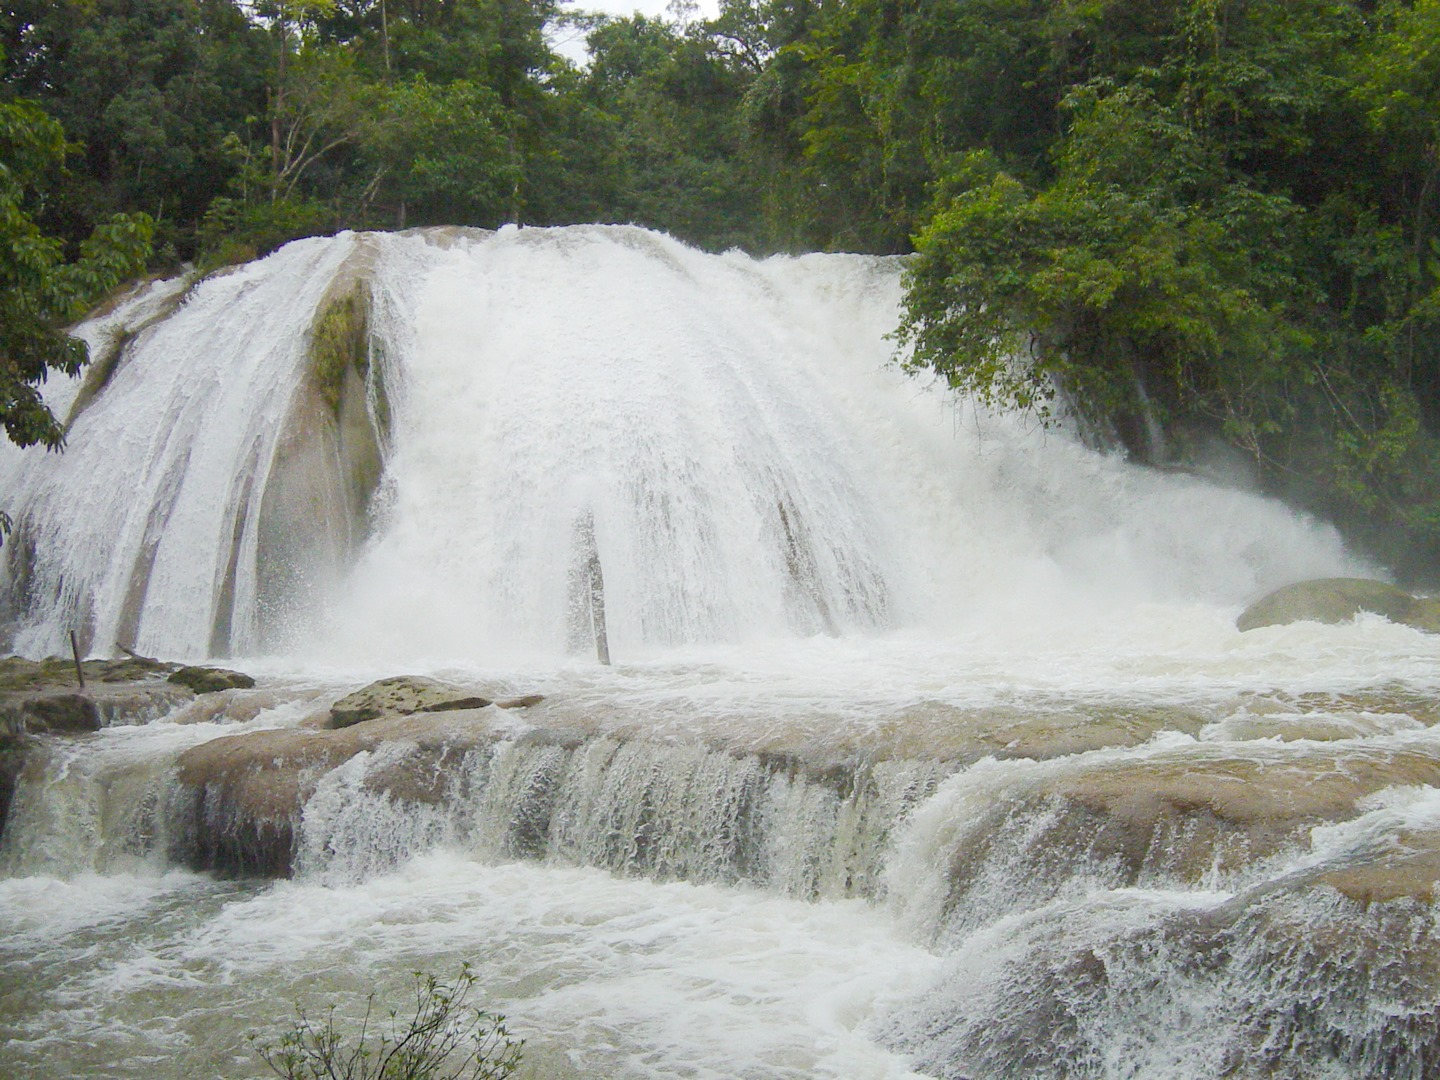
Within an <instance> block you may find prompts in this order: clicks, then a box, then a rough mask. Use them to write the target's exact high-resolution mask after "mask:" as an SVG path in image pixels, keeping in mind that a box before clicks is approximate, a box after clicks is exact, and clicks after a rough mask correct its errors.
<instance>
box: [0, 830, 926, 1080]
mask: <svg viewBox="0 0 1440 1080" xmlns="http://www.w3.org/2000/svg"><path fill="white" fill-rule="evenodd" d="M174 884H175V882H174V881H173V879H170V880H166V879H162V882H161V883H156V884H153V885H150V886H148V887H147V886H145V885H144V884H141V883H131V884H129V891H128V893H127V894H126V895H125V896H116V895H114V894H115V893H116V892H117V891H118V892H121V893H126V889H124V888H120V889H118V890H117V886H116V884H115V880H114V879H101V880H99V881H91V880H89V879H81V880H77V881H74V882H71V883H70V884H69V885H68V886H60V885H58V883H57V884H55V885H52V886H50V887H49V889H48V892H49V895H50V898H51V899H55V898H56V896H55V895H54V890H55V889H58V888H68V890H69V893H70V894H71V895H70V896H69V897H68V902H69V903H71V904H74V905H85V906H90V907H92V908H93V907H95V906H96V902H97V901H99V900H101V899H102V898H103V896H104V895H105V894H106V893H108V894H110V895H111V898H112V901H113V902H112V904H111V905H110V908H109V910H108V911H107V912H105V915H104V917H103V918H97V919H95V920H92V925H90V926H89V927H88V929H87V932H85V933H83V934H82V933H80V932H79V929H80V928H77V927H76V926H75V925H74V924H73V922H71V921H67V922H66V923H65V926H64V928H63V932H62V931H61V930H60V928H58V927H56V926H53V925H51V926H48V927H44V928H43V930H44V932H42V930H40V929H37V928H36V924H37V923H41V922H43V921H44V920H43V919H41V918H37V917H36V916H35V915H34V914H30V915H26V914H23V913H20V912H17V910H16V908H15V906H14V905H13V904H12V903H10V902H9V901H17V900H22V899H24V898H26V897H33V896H34V895H35V894H36V893H37V892H46V891H47V890H46V888H45V887H42V886H40V885H38V884H36V883H35V881H34V879H30V881H29V882H28V883H25V882H20V883H17V882H0V895H3V897H4V899H5V900H6V901H7V902H6V903H5V904H3V905H0V920H3V922H4V924H5V925H4V930H5V933H4V934H3V935H0V940H4V941H5V942H6V945H5V946H4V947H3V952H4V953H5V955H6V957H7V959H8V960H10V962H11V963H13V962H14V958H15V954H16V953H17V952H18V951H21V950H24V951H26V952H27V954H28V956H29V957H30V963H31V964H33V965H34V966H35V967H36V968H37V969H40V968H43V967H44V966H45V965H47V964H48V965H51V966H52V967H58V969H59V970H62V971H65V972H66V973H67V974H66V976H65V977H64V979H63V981H62V982H61V983H60V985H58V986H51V985H47V984H45V983H43V982H42V983H40V984H39V985H36V986H33V987H32V988H31V993H30V994H29V996H28V997H27V998H25V999H23V1000H22V999H16V1000H11V1001H9V1002H8V1003H7V1004H8V1005H9V1008H8V1009H7V1010H6V1014H5V1022H4V1030H5V1033H6V1035H7V1036H9V1037H8V1039H7V1040H6V1041H5V1043H4V1045H3V1048H0V1065H3V1066H4V1068H5V1071H6V1074H7V1075H11V1076H17V1077H18V1076H36V1077H39V1076H55V1075H67V1076H77V1077H78V1076H96V1077H98V1076H106V1077H111V1078H115V1080H120V1078H124V1077H148V1076H153V1075H156V1074H155V1072H154V1070H155V1068H156V1067H157V1065H159V1066H160V1067H161V1068H162V1072H161V1074H160V1075H172V1074H173V1075H202V1074H203V1075H223V1076H226V1077H234V1078H237V1080H238V1078H246V1077H258V1076H260V1075H263V1074H265V1070H264V1068H263V1066H261V1064H260V1062H259V1060H258V1059H257V1058H255V1057H254V1055H253V1054H252V1053H250V1052H249V1047H248V1046H247V1044H246V1041H245V1034H246V1032H247V1031H261V1032H264V1033H268V1034H269V1035H272V1036H273V1034H274V1033H275V1032H276V1031H278V1030H279V1029H280V1028H281V1027H282V1026H283V1024H284V1022H285V1020H286V1014H287V1012H288V1010H289V1004H288V1003H289V1002H293V1001H297V1000H298V1001H300V1002H302V1003H304V1004H305V1005H306V1006H307V1007H309V1008H310V1009H312V1010H317V1009H320V1008H322V1007H323V1006H324V1004H325V1003H327V1002H334V1003H336V1004H338V1006H339V1008H340V1015H341V1016H342V1017H343V1018H345V1019H347V1020H349V1019H358V1015H359V1013H360V1012H363V1008H364V998H365V995H366V993H367V992H368V991H369V990H371V989H376V990H379V991H381V992H382V994H383V997H384V999H385V1000H390V1001H399V1000H402V998H403V992H404V986H405V983H406V980H407V978H408V972H410V971H412V970H416V969H423V970H433V971H436V972H437V973H441V974H447V975H448V974H450V973H453V971H454V970H456V969H458V966H459V963H460V962H461V961H462V960H464V961H468V962H469V963H470V964H471V965H472V966H473V967H474V969H475V971H476V973H477V975H478V976H479V978H480V986H481V987H482V989H483V994H484V1004H486V1005H487V1006H489V1007H492V1008H498V1009H502V1010H503V1011H505V1013H506V1014H507V1015H508V1017H509V1018H510V1023H511V1027H512V1029H514V1030H516V1031H518V1032H520V1033H522V1034H523V1035H524V1036H525V1037H526V1038H527V1040H528V1042H529V1051H528V1053H527V1069H526V1071H525V1072H523V1073H522V1075H523V1076H526V1077H537V1078H538V1077H544V1078H547V1080H559V1078H564V1077H571V1076H573V1077H582V1076H605V1077H609V1078H612V1080H632V1078H633V1080H642V1078H652V1077H653V1078H658V1077H680V1076H685V1077H691V1078H696V1080H707V1078H713V1080H732V1078H754V1080H775V1078H782V1077H789V1078H795V1080H799V1078H806V1077H835V1078H837V1080H838V1078H842V1077H843V1078H845V1080H901V1078H904V1077H908V1076H910V1075H911V1073H910V1070H909V1068H908V1066H907V1065H906V1064H905V1061H904V1059H903V1058H901V1057H899V1056H897V1055H895V1054H893V1053H891V1052H889V1051H886V1050H884V1049H882V1048H881V1047H880V1046H878V1045H877V1044H876V1043H875V1042H874V1040H873V1038H871V1037H870V1033H869V1031H868V1023H869V1018H870V1017H872V1016H873V1015H874V1013H875V1011H876V1009H877V1007H880V1006H883V1004H884V1003H885V1002H886V1001H888V1000H892V999H895V998H896V997H897V996H899V995H903V994H904V993H906V992H908V991H910V990H911V989H912V988H914V987H915V986H917V985H919V982H920V980H922V979H923V978H924V977H925V976H926V975H927V974H928V973H929V972H930V971H931V970H932V969H933V964H934V961H933V959H932V958H931V957H930V956H928V955H927V954H926V953H924V952H923V951H922V950H920V949H918V948H917V947H915V946H913V945H910V944H906V943H905V942H904V941H903V940H902V939H900V938H899V937H897V936H896V935H895V934H894V933H893V931H890V930H888V929H887V928H886V927H885V926H884V924H883V923H877V922H876V921H875V920H874V918H873V917H872V916H871V915H870V913H869V912H867V911H866V909H865V907H864V905H862V904H858V903H826V904H801V903H797V902H794V901H786V900H782V899H779V898H776V897H767V896H763V895H758V894H754V893H749V892H744V891H736V890H727V889H717V888H712V887H706V886H692V885H686V884H682V883H672V884H668V885H655V884H650V883H647V882H644V881H635V880H624V879H619V878H613V877H610V876H608V875H606V874H603V873H600V872H598V871H587V870H578V869H576V870H564V869H556V868H548V869H547V868H541V867H537V866H534V865H527V864H509V865H499V866H482V865H480V864H477V863H475V862H473V861H471V860H469V859H465V858H461V857H457V856H455V855H453V854H447V853H444V852H437V853H435V854H432V855H429V856H426V857H424V858H422V859H419V860H416V861H414V862H411V863H408V864H406V865H404V866H403V867H401V868H400V869H399V870H398V871H397V872H395V873H393V874H389V875H382V876H378V877H375V878H372V879H370V880H369V881H367V882H365V883H363V884H357V885H351V886H347V887H344V888H336V887H331V886H321V885H308V884H302V883H295V884H289V883H286V884H280V885H276V886H274V887H271V888H268V889H264V890H259V891H257V890H255V889H254V887H248V888H246V887H235V886H228V887H225V886H213V885H206V884H204V883H203V882H197V883H195V884H193V885H192V886H191V887H190V888H189V889H188V890H186V891H185V892H184V894H183V899H182V896H180V895H177V894H176V893H175V892H172V891H170V890H169V889H168V888H167V887H166V886H167V885H170V886H173V885H174ZM127 900H128V901H129V906H128V907H127V906H126V901H127ZM51 918H52V922H58V921H61V920H59V919H56V918H54V917H53V916H52V917H51ZM17 923H26V924H27V925H28V926H29V931H28V932H27V933H25V934H23V935H17V934H16V932H15V931H16V929H17V927H16V924H17ZM77 942H83V945H77ZM12 943H13V944H12ZM77 947H78V948H83V949H84V950H85V951H88V953H89V962H88V964H86V965H85V966H84V967H83V968H79V967H77V966H76V964H75V959H74V958H73V957H71V956H68V955H66V953H67V950H72V951H73V950H75V949H76V948H77ZM42 1062H43V1064H42ZM57 1069H58V1070H59V1072H56V1071H54V1070H57ZM166 1070H168V1071H166Z"/></svg>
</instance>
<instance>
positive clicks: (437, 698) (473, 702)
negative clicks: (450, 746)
mask: <svg viewBox="0 0 1440 1080" xmlns="http://www.w3.org/2000/svg"><path fill="white" fill-rule="evenodd" d="M490 703H491V702H490V699H489V698H483V697H478V696H476V695H474V694H469V693H466V692H465V691H463V690H460V689H458V688H456V687H454V686H449V685H447V684H446V683H443V682H440V681H439V680H438V679H426V678H422V677H420V676H416V675H396V676H392V677H391V678H388V679H380V680H379V681H378V682H373V683H371V684H370V685H369V686H363V687H361V688H360V689H359V690H356V691H355V692H354V693H352V694H346V695H345V696H344V697H343V698H341V699H340V700H339V701H337V702H335V704H334V705H333V706H332V707H331V709H330V726H331V727H332V728H344V727H350V726H351V725H352V724H361V723H364V722H365V721H367V720H374V719H377V718H379V717H382V716H409V715H410V714H411V713H419V712H452V711H456V710H459V709H483V708H485V707H486V706H488V705H489V704H490Z"/></svg>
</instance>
